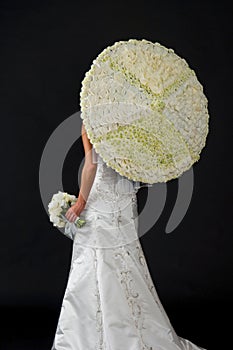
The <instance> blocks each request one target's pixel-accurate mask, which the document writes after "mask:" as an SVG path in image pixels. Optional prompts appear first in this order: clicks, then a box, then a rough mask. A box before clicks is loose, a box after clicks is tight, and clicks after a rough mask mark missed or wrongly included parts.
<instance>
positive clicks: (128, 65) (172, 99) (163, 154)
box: [80, 39, 209, 184]
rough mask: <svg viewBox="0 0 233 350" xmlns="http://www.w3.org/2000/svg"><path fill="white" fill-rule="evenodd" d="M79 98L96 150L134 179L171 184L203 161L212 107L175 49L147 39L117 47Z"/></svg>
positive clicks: (105, 54) (102, 57)
mask: <svg viewBox="0 0 233 350" xmlns="http://www.w3.org/2000/svg"><path fill="white" fill-rule="evenodd" d="M80 98H81V118H82V119H83V124H84V126H85V129H86V132H87V136H88V137H89V139H90V142H91V143H92V144H93V146H94V148H95V150H96V152H97V153H99V154H100V156H101V157H102V159H103V160H104V162H106V163H107V165H108V166H109V167H111V168H112V169H114V170H115V171H117V172H118V173H119V174H121V175H123V176H126V177H127V178H128V179H131V180H134V181H141V182H145V183H149V184H153V183H157V182H167V181H168V180H171V179H174V178H177V177H179V176H180V175H181V174H182V173H183V172H184V171H186V170H188V169H189V168H190V167H191V166H192V165H193V164H194V163H195V162H196V161H198V160H199V158H200V153H201V150H202V149H203V147H204V146H205V143H206V137H207V134H208V121H209V114H208V108H207V105H208V101H207V98H206V97H205V95H204V93H203V87H202V85H201V84H200V82H199V81H198V79H197V76H196V74H195V72H194V70H192V69H191V68H190V67H189V66H188V64H187V62H186V61H185V60H184V59H183V58H181V57H179V56H178V55H177V54H176V53H175V52H174V50H173V49H167V48H166V47H164V46H163V45H161V44H159V43H158V42H156V43H152V42H150V41H148V40H145V39H143V40H136V39H130V40H128V41H118V42H115V43H114V45H112V46H108V47H107V48H106V49H104V50H103V51H102V52H101V53H100V54H99V55H98V57H97V58H96V59H95V60H94V61H93V63H92V65H91V68H90V70H89V71H88V72H87V73H86V74H85V77H84V79H83V81H82V88H81V93H80Z"/></svg>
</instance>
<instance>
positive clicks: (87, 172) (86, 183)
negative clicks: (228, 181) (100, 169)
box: [65, 124, 97, 222]
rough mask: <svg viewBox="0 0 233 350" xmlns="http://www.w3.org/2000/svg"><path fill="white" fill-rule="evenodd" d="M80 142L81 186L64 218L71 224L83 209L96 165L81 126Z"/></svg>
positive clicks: (90, 146) (90, 145) (89, 144)
mask: <svg viewBox="0 0 233 350" xmlns="http://www.w3.org/2000/svg"><path fill="white" fill-rule="evenodd" d="M81 133H82V141H83V147H84V152H85V162H84V165H83V169H82V175H81V186H80V191H79V195H78V198H77V201H76V203H75V204H74V205H73V206H72V207H70V209H69V210H68V211H67V212H66V215H65V216H66V218H67V219H68V220H69V221H71V222H73V221H75V220H76V218H77V216H79V215H80V213H81V212H82V211H83V209H84V208H85V205H86V202H87V198H88V196H89V193H90V190H91V187H92V184H93V182H94V179H95V174H96V168H97V164H96V163H94V162H93V159H92V147H93V146H92V144H91V143H90V141H89V139H88V137H87V133H86V130H85V128H84V125H83V124H82V131H81Z"/></svg>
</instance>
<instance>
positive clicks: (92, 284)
mask: <svg viewBox="0 0 233 350" xmlns="http://www.w3.org/2000/svg"><path fill="white" fill-rule="evenodd" d="M51 350H206V349H204V348H202V347H199V346H197V345H195V344H193V343H192V342H191V341H189V340H186V339H184V338H182V337H179V336H178V335H177V334H176V332H175V330H174V329H173V327H172V325H171V322H170V320H169V318H168V316H167V314H166V312H165V310H164V308H163V306H162V304H161V302H160V300H159V297H158V295H157V292H156V289H155V286H154V284H153V281H152V278H151V275H150V272H149V269H148V266H147V263H146V259H145V256H144V253H143V250H142V247H141V244H140V241H139V239H135V240H134V241H132V242H130V243H129V244H125V245H122V246H118V247H114V248H95V247H88V246H83V245H80V244H79V243H78V241H75V240H74V243H73V255H72V261H71V268H70V272H69V278H68V283H67V287H66V290H65V294H64V298H63V302H62V306H61V311H60V316H59V320H58V324H57V329H56V333H55V337H54V342H53V345H52V348H51Z"/></svg>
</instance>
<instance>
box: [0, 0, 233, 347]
mask: <svg viewBox="0 0 233 350" xmlns="http://www.w3.org/2000/svg"><path fill="white" fill-rule="evenodd" d="M130 38H135V39H143V38H144V39H147V40H151V41H153V42H156V41H158V42H160V43H161V44H162V45H164V46H166V47H168V48H173V49H174V50H175V52H176V53H177V54H178V55H180V56H182V57H184V58H185V59H186V60H187V62H188V63H189V65H190V66H191V68H192V69H194V70H195V72H196V74H197V76H198V79H199V81H200V82H201V84H202V85H203V87H204V92H205V95H206V96H207V98H208V100H209V105H208V109H209V113H210V133H209V135H208V138H207V145H206V147H205V148H204V150H203V152H202V154H201V159H200V161H199V162H198V163H196V164H195V165H194V174H195V179H194V181H195V184H194V193H193V197H192V201H191V204H190V207H189V209H188V212H187V214H186V216H185V218H184V219H183V221H182V222H181V224H180V225H179V226H178V227H177V228H176V230H175V231H174V232H173V233H171V234H165V227H166V223H167V221H168V219H169V216H170V213H171V211H172V208H173V206H174V201H175V198H176V193H177V181H176V180H174V181H171V182H170V183H169V184H168V197H167V202H166V207H165V209H164V211H163V213H162V215H161V217H160V219H159V221H158V222H157V223H156V225H155V226H154V227H153V228H152V229H151V230H150V232H148V233H147V234H146V235H144V236H143V237H142V238H141V243H142V246H143V249H144V253H145V256H146V258H147V262H148V266H149V268H150V271H151V275H152V278H153V281H154V283H155V285H156V288H157V291H158V293H159V296H160V298H161V301H162V303H163V305H164V307H165V309H166V311H167V313H168V316H169V318H170V320H171V322H172V324H173V326H174V328H175V329H176V331H177V334H178V335H180V336H182V337H185V338H187V339H189V340H191V341H193V342H194V343H196V344H197V345H199V346H203V347H205V348H207V349H208V350H209V349H218V350H219V349H224V350H225V349H230V348H231V347H232V346H231V344H230V341H231V337H230V335H231V329H230V323H231V322H230V321H227V319H226V318H227V316H230V317H231V316H232V298H231V297H232V292H233V284H232V260H233V258H232V246H233V245H232V243H233V238H232V153H231V152H232V148H231V145H232V91H231V89H230V88H231V85H232V74H231V73H232V71H231V70H230V69H231V64H232V46H231V44H232V43H231V41H230V39H232V9H231V7H230V5H229V4H228V3H227V2H225V1H221V2H217V3H213V2H211V1H208V2H201V1H199V0H195V1H192V2H188V1H170V2H163V3H162V2H161V1H153V2H139V3H137V2H129V1H122V2H121V1H116V2H113V3H110V2H96V3H91V2H87V1H82V2H80V3H79V2H78V1H66V2H65V1H63V2H61V1H43V0H41V1H1V2H0V49H1V62H0V84H1V87H0V88H1V90H0V93H1V103H0V110H1V141H2V145H1V177H2V178H1V212H0V215H1V246H0V252H1V255H0V257H1V264H0V273H1V275H0V276H1V280H0V285H1V287H0V309H1V310H0V318H1V325H0V347H1V349H3V350H9V349H11V350H21V349H23V350H28V349H30V350H35V349H40V350H49V349H50V348H51V346H52V341H53V336H54V332H55V328H56V325H57V320H58V316H59V312H60V306H61V302H62V298H63V294H64V291H65V287H66V283H67V278H68V270H69V267H70V259H71V252H72V241H71V240H69V239H68V238H66V237H65V236H63V235H62V234H61V233H60V232H59V231H58V230H57V229H55V228H54V227H52V224H51V223H50V222H49V220H48V216H47V213H46V212H45V210H44V207H43V205H42V201H41V197H40V192H39V180H38V176H39V164H40V158H41V155H42V152H43V149H44V147H45V144H46V141H47V140H48V138H49V137H50V135H51V133H52V132H53V131H54V130H55V128H56V127H57V126H58V125H59V124H60V123H61V122H62V121H64V120H65V119H66V118H68V117H69V116H70V115H72V114H73V113H75V112H77V111H79V108H80V106H79V102H80V100H79V93H80V87H81V81H82V79H83V78H84V73H85V72H86V71H87V70H89V68H90V64H91V62H92V60H93V59H94V58H95V57H96V56H97V55H98V54H99V53H100V52H101V51H102V50H103V49H104V48H105V47H107V46H109V45H112V44H113V43H114V42H115V41H119V40H128V39H130ZM83 155H84V153H83V147H82V143H81V140H80V139H79V140H78V141H77V142H76V143H75V144H74V145H73V147H72V148H71V150H70V152H69V154H68V155H67V159H66V162H65V165H64V169H63V185H64V190H65V191H67V192H69V193H74V194H76V195H77V193H78V184H77V174H78V167H79V164H80V162H81V160H82V158H83ZM146 196H147V189H146V188H143V189H140V190H139V192H138V201H139V211H141V209H142V208H143V205H144V203H145V200H146ZM228 325H229V326H228ZM228 338H229V340H228ZM227 343H228V345H227ZM123 350H127V349H123Z"/></svg>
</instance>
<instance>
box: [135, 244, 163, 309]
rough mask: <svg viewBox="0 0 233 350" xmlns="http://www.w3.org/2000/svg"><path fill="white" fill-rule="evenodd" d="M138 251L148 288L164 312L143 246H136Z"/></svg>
mask: <svg viewBox="0 0 233 350" xmlns="http://www.w3.org/2000/svg"><path fill="white" fill-rule="evenodd" d="M136 250H137V254H138V260H139V263H140V265H141V266H142V267H143V273H144V276H145V280H146V283H147V286H148V288H149V290H150V292H151V294H152V296H153V297H154V300H155V302H156V304H157V305H158V307H159V309H160V311H161V312H163V310H162V308H161V305H160V303H159V301H158V295H157V292H156V289H155V286H154V283H153V281H152V278H151V275H150V272H149V269H148V266H147V263H146V259H145V256H144V253H143V250H142V247H141V245H137V246H136Z"/></svg>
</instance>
